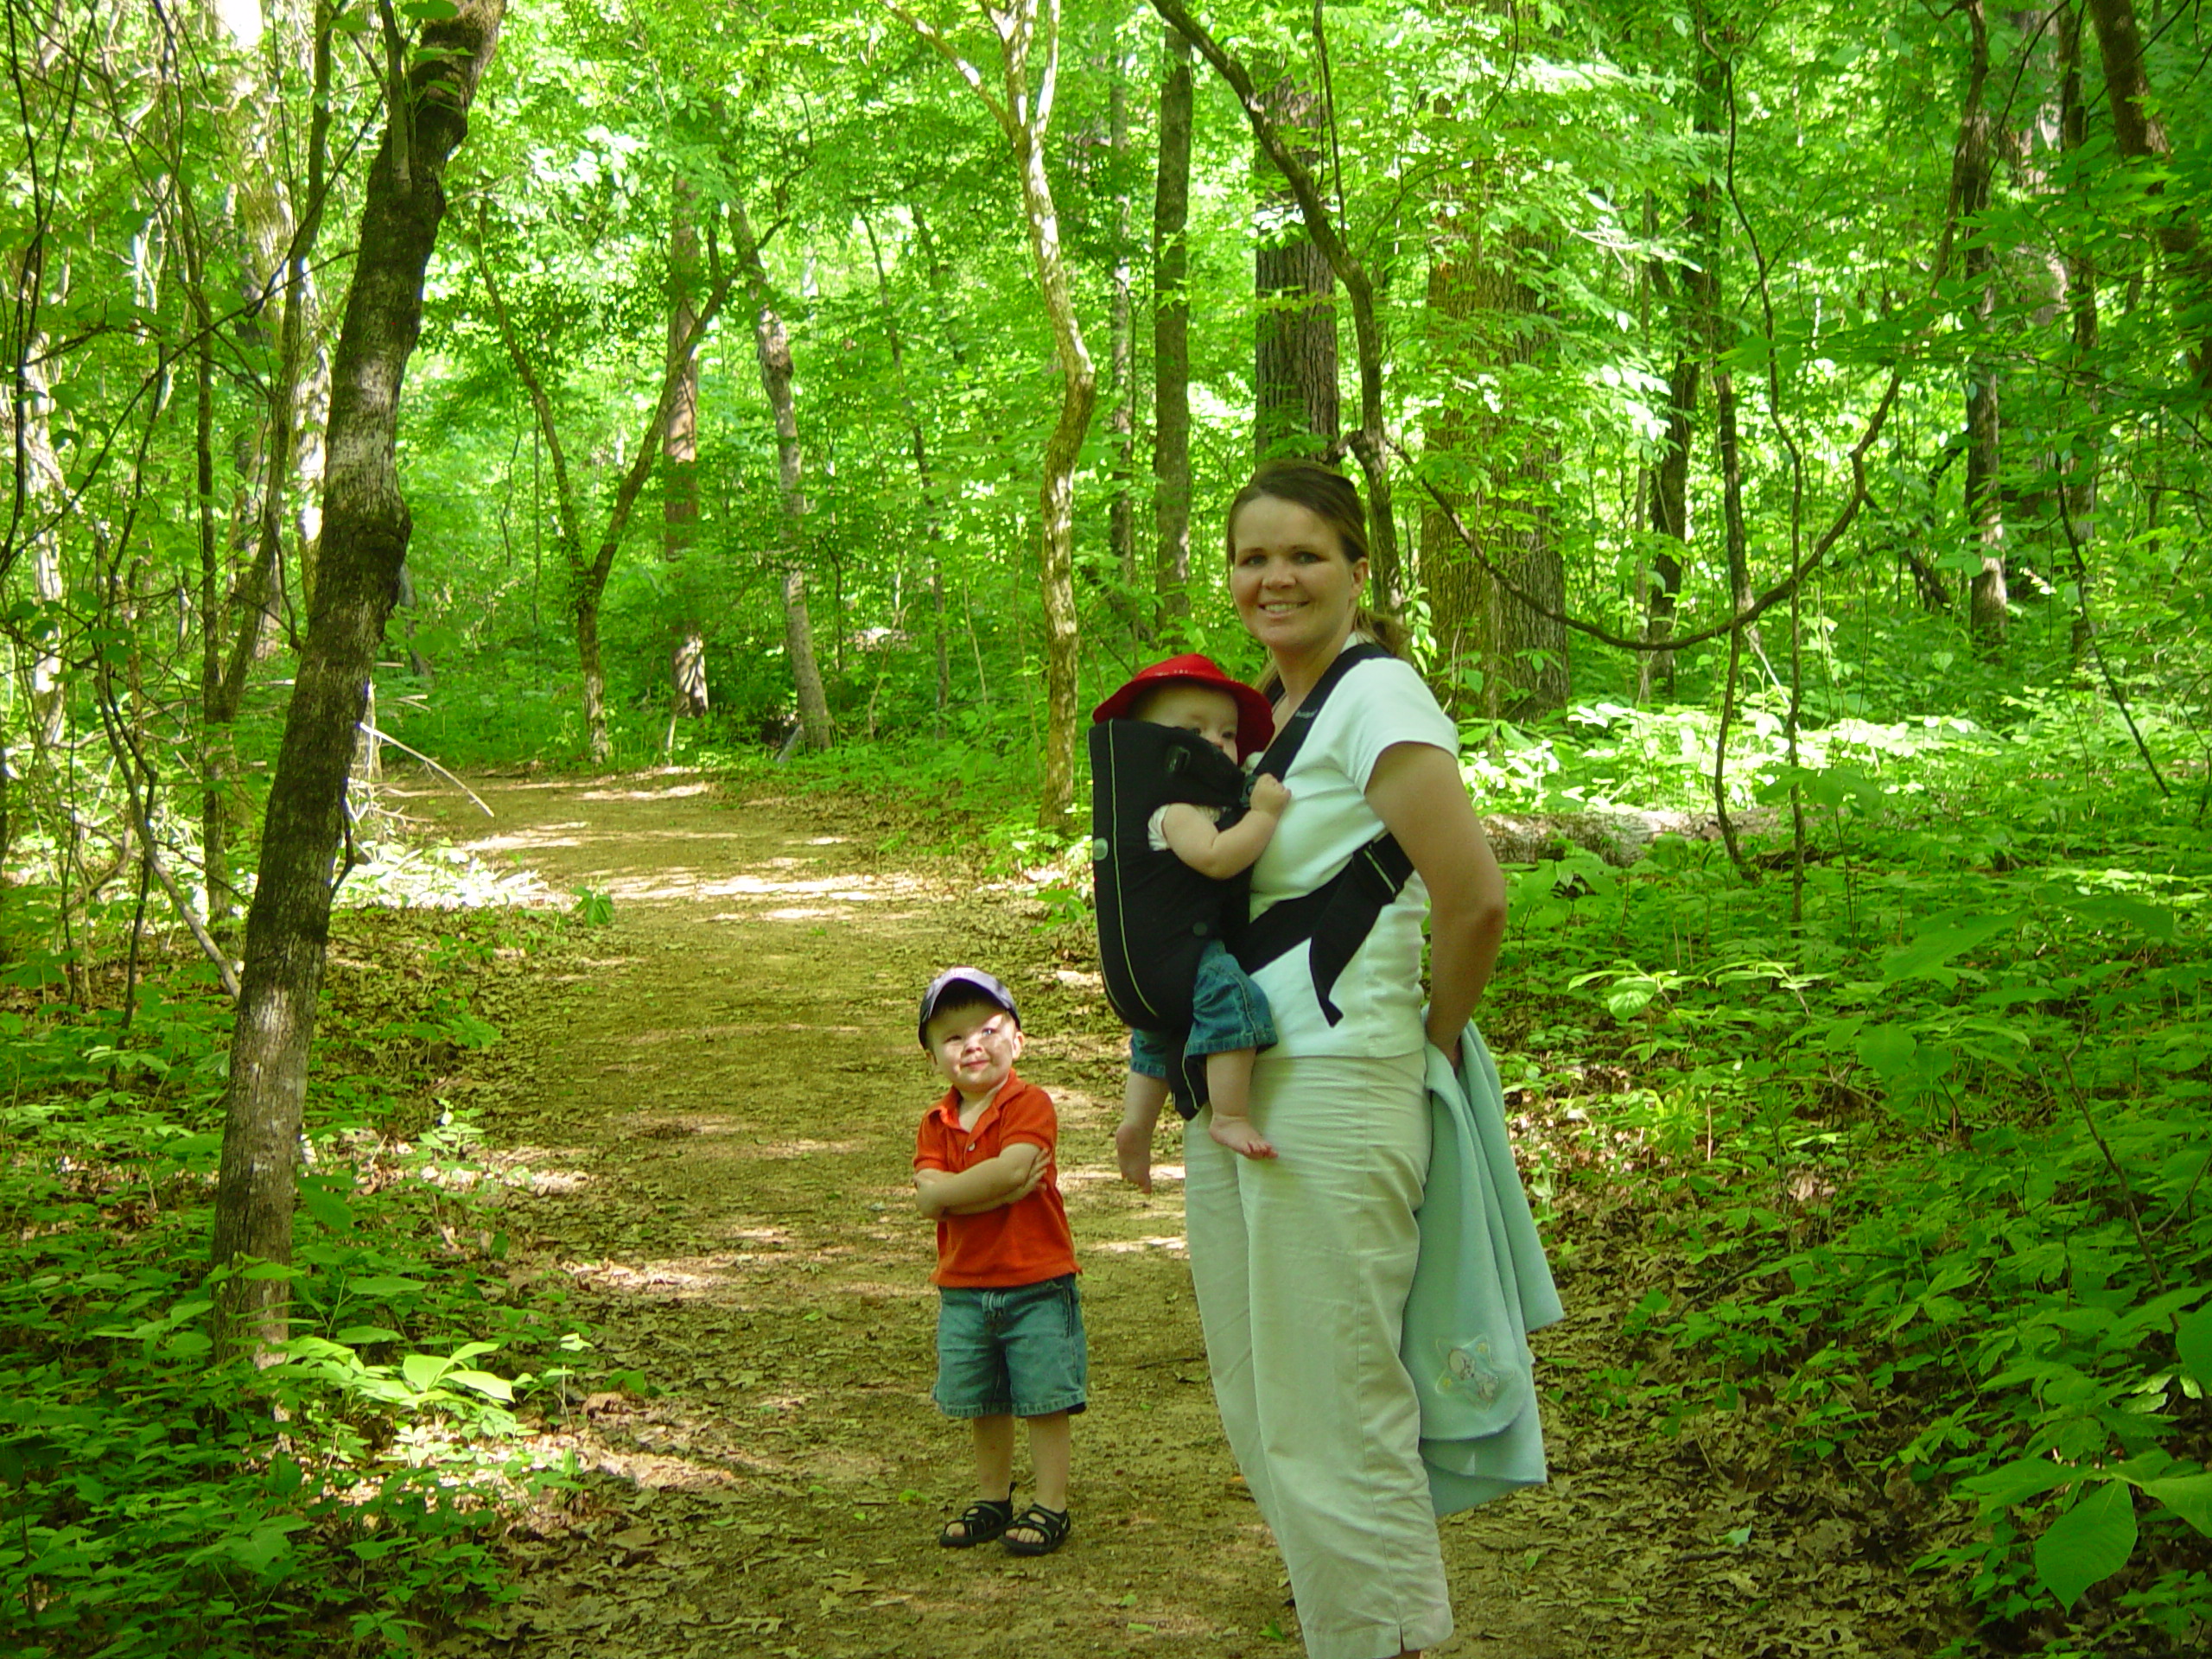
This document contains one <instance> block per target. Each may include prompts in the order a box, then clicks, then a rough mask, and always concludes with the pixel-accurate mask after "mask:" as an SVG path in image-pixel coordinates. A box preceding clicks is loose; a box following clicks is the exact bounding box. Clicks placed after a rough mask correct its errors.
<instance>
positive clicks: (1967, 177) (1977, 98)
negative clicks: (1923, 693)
mask: <svg viewBox="0 0 2212 1659" xmlns="http://www.w3.org/2000/svg"><path fill="white" fill-rule="evenodd" d="M1982 8H1983V0H1965V3H1964V6H1963V10H1964V11H1965V14H1966V18H1967V29H1968V31H1969V33H1968V36H1967V90H1966V101H1965V105H1964V107H1963V109H1962V110H1961V113H1960V116H1959V138H1958V146H1957V149H1955V151H1954V153H1953V156H1952V163H1951V194H1952V211H1953V212H1954V213H1955V215H1956V216H1957V222H1958V226H1959V229H1960V233H1961V237H1962V238H1963V240H1962V249H1963V253H1962V260H1961V270H1962V272H1963V274H1964V276H1965V277H1966V284H1967V292H1968V294H1969V295H1970V296H1972V300H1973V306H1974V322H1973V324H1972V325H1971V327H1970V336H1971V339H1972V340H1973V342H1974V343H1973V344H1972V345H1970V346H1969V347H1968V348H1967V364H1966V428H1967V446H1966V451H1967V452H1966V462H1967V467H1966V513H1967V531H1968V534H1969V535H1970V536H1971V537H1973V539H1974V544H1975V547H1976V549H1977V550H1978V551H1979V553H1980V560H1981V568H1980V570H1979V571H1977V572H1976V573H1975V575H1974V586H1973V591H1972V594H1971V597H1970V601H1969V603H1968V606H1967V617H1968V624H1967V626H1968V631H1969V632H1971V633H1972V634H1973V636H1974V644H1975V645H1976V646H1977V648H1979V649H1980V650H1981V651H1983V652H1994V651H1996V650H1997V649H1998V648H1999V646H2001V645H2003V644H2004V643H2005V621H2006V613H2005V500H2004V494H2003V489H2002V474H2003V469H2004V453H2003V436H2002V430H2001V428H2000V426H1999V416H1998V393H1997V365H1996V362H1995V360H1994V359H1995V352H1994V349H1993V346H1991V345H1990V343H1989V338H1988V336H1989V329H1990V323H1991V320H1992V318H1993V316H1994V315H1995V313H1996V308H1997V271H1996V264H1997V257H1996V254H1995V252H1994V251H1993V250H1992V248H1991V246H1990V238H1989V232H1988V230H1987V228H1986V226H1985V225H1984V224H1983V222H1982V216H1983V214H1984V213H1986V212H1987V210H1988V207H1989V187H1990V176H1991V174H1992V172H1993V169H1994V167H1995V163H1996V117H1995V116H1994V115H1993V113H1992V112H1991V111H1990V109H1989V107H1988V105H1987V104H1986V102H1985V100H1984V99H1983V96H1982V93H1983V89H1984V87H1985V86H1986V85H1987V83H1988V80H1989V27H1988V23H1987V21H1986V17H1985V16H1984V14H1983V10H1982Z"/></svg>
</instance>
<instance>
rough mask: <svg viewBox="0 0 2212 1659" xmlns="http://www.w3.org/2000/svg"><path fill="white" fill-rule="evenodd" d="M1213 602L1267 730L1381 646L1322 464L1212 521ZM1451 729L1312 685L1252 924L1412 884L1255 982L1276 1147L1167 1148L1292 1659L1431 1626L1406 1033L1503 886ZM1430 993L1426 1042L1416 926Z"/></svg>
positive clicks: (1401, 699)
mask: <svg viewBox="0 0 2212 1659" xmlns="http://www.w3.org/2000/svg"><path fill="white" fill-rule="evenodd" d="M1229 563H1230V592H1231V594H1232V595H1233V596H1234V598H1235V600H1236V610H1237V613H1238V615H1239V616H1240V617H1242V618H1243V622H1244V626H1245V627H1246V628H1247V629H1248V630H1249V632H1250V633H1251V635H1252V637H1253V638H1254V639H1256V640H1258V641H1259V642H1260V644H1261V645H1263V646H1265V647H1266V648H1267V652H1268V661H1269V664H1271V667H1272V673H1271V674H1270V676H1269V677H1268V683H1267V684H1266V685H1265V686H1263V688H1262V689H1263V690H1266V691H1268V693H1269V695H1270V696H1273V697H1274V713H1275V726H1276V729H1277V730H1278V731H1280V730H1281V729H1282V727H1283V723H1284V722H1285V721H1287V719H1288V718H1289V717H1290V716H1291V715H1293V714H1294V713H1295V712H1296V711H1297V709H1298V708H1299V706H1300V703H1301V702H1303V701H1304V699H1305V698H1306V696H1307V694H1308V693H1310V692H1311V691H1312V690H1313V688H1314V686H1315V684H1316V683H1317V682H1318V681H1319V679H1320V677H1321V676H1322V674H1323V673H1324V671H1326V670H1327V669H1328V667H1329V666H1330V664H1332V662H1333V661H1334V660H1335V658H1336V657H1337V655H1338V652H1341V651H1343V650H1344V648H1345V647H1346V645H1350V644H1351V643H1353V642H1355V641H1357V640H1362V639H1368V640H1374V641H1376V643H1380V644H1384V645H1388V644H1389V640H1388V639H1386V638H1385V637H1384V631H1383V628H1382V627H1381V626H1380V625H1379V624H1378V623H1377V622H1376V620H1374V619H1372V618H1370V616H1369V615H1368V614H1367V613H1366V612H1365V611H1364V610H1363V607H1362V606H1361V602H1360V601H1361V595H1362V593H1363V588H1364V587H1365V585H1366V581H1367V573H1368V562H1367V531H1366V515H1365V513H1364V512H1363V511H1362V509H1361V505H1360V501H1359V497H1358V494H1357V492H1356V491H1355V490H1354V489H1353V487H1352V486H1351V484H1350V483H1348V482H1347V481H1346V480H1344V478H1342V477H1340V476H1339V475H1338V474H1335V473H1333V472H1331V471H1329V470H1328V469H1326V468H1325V467H1318V466H1313V465H1311V464H1306V463H1288V464H1281V465H1276V466H1271V467H1266V468H1263V469H1262V471H1261V473H1260V474H1258V476H1256V477H1255V479H1254V480H1252V482H1251V483H1249V485H1247V486H1245V487H1244V489H1243V491H1242V492H1241V493H1239V494H1238V495H1237V497H1236V500H1235V502H1234V503H1233V504H1232V505H1231V506H1230V514H1229ZM1458 750H1459V734H1458V732H1457V730H1456V728H1454V727H1453V725H1452V721H1450V720H1449V719H1448V718H1446V715H1444V713H1443V711H1442V710H1441V709H1439V708H1438V707H1437V705H1436V702H1435V700H1434V699H1433V697H1432V696H1430V695H1429V693H1428V691H1427V688H1426V687H1425V686H1423V685H1422V683H1421V680H1420V678H1419V677H1418V676H1417V675H1415V673H1414V671H1413V670H1412V669H1411V668H1410V667H1409V666H1408V665H1407V664H1404V663H1402V662H1400V661H1397V660H1395V658H1378V659H1376V660H1370V661H1363V662H1359V663H1357V664H1356V665H1354V666H1353V667H1351V669H1350V670H1349V671H1347V672H1346V673H1345V675H1344V677H1343V678H1342V679H1341V681H1339V682H1338V684H1337V685H1336V686H1335V687H1334V689H1333V690H1332V691H1331V692H1330V693H1329V694H1328V696H1327V697H1326V700H1325V702H1323V703H1322V704H1321V705H1320V708H1319V714H1318V715H1316V717H1315V718H1314V721H1313V729H1312V731H1311V733H1310V734H1309V735H1308V736H1307V738H1306V742H1305V745H1304V747H1302V748H1301V749H1300V752H1299V753H1298V757H1297V759H1296V760H1294V762H1293V763H1292V765H1291V767H1290V770H1289V775H1288V776H1287V778H1285V779H1284V780H1283V781H1284V782H1285V784H1286V785H1288V787H1289V790H1290V795H1291V801H1290V805H1289V807H1288V809H1287V810H1286V811H1285V812H1284V814H1283V817H1282V821H1281V828H1280V829H1278V830H1277V832H1276V834H1275V837H1274V842H1272V843H1271V844H1270V845H1269V847H1268V850H1267V852H1266V853H1265V854H1264V855H1262V857H1261V859H1260V861H1259V862H1258V863H1257V864H1256V865H1255V866H1254V868H1253V872H1252V907H1253V912H1254V914H1255V916H1256V915H1258V914H1259V913H1261V912H1262V911H1264V910H1265V909H1266V908H1267V907H1268V906H1269V905H1271V904H1273V903H1275V902H1277V901H1278V900H1281V899H1286V898H1289V897H1293V896H1294V895H1297V894H1299V893H1306V892H1308V891H1311V890H1312V889H1313V887H1317V886H1319V884H1320V883H1321V882H1322V881H1324V880H1327V879H1328V878H1329V877H1330V876H1332V875H1333V874H1335V873H1336V871H1337V870H1338V869H1339V868H1342V867H1343V865H1344V862H1345V861H1346V860H1348V859H1349V858H1350V857H1351V855H1352V854H1353V853H1354V852H1355V851H1357V849H1359V848H1361V847H1362V846H1363V845H1365V844H1366V843H1367V842H1370V841H1371V840H1373V839H1374V838H1375V837H1376V836H1378V835H1380V834H1381V833H1382V832H1383V830H1385V829H1388V830H1389V832H1390V833H1391V834H1392V835H1393V836H1395V837H1396V838H1397V841H1398V843H1399V845H1400V846H1401V847H1402V849H1404V851H1405V852H1406V854H1407V855H1408V857H1409V858H1410V859H1411V861H1412V863H1413V867H1414V879H1412V880H1408V882H1407V883H1406V886H1405V887H1404V889H1403V890H1402V892H1401V893H1399V894H1398V896H1397V898H1396V899H1395V900H1393V901H1392V902H1391V903H1390V904H1389V905H1388V906H1385V908H1384V909H1383V912H1382V913H1381V915H1380V916H1379V917H1378V918H1376V923H1375V925H1374V927H1373V929H1372V931H1370V933H1369V934H1368V936H1367V938H1366V940H1365V941H1364V943H1363V944H1361V945H1360V947H1359V949H1358V950H1357V953H1356V954H1355V955H1354V956H1353V957H1351V963H1350V964H1349V966H1348V967H1346V968H1345V969H1344V972H1343V974H1342V975H1341V976H1340V977H1339V978H1338V980H1337V981H1336V982H1335V985H1334V987H1333V988H1332V990H1331V991H1330V993H1329V998H1330V1001H1331V1002H1332V1004H1333V1007H1334V1010H1335V1011H1336V1012H1337V1013H1338V1016H1339V1017H1338V1019H1336V1020H1333V1021H1332V1020H1330V1019H1329V1017H1328V1014H1327V1013H1326V1012H1325V1010H1324V1009H1323V1007H1322V1006H1321V1003H1320V999H1319V997H1318V996H1317V995H1316V992H1315V988H1314V985H1313V976H1312V974H1311V972H1310V971H1309V970H1308V967H1307V958H1306V950H1304V949H1303V948H1300V949H1294V950H1290V951H1288V952H1287V954H1285V955H1283V956H1281V957H1278V958H1277V959H1276V960H1274V962H1272V963H1268V964H1266V965H1265V966H1264V967H1262V969H1259V970H1258V971H1257V972H1255V974H1254V978H1255V979H1256V980H1257V981H1258V982H1259V983H1260V984H1261V986H1262V988H1264V989H1265V990H1266V992H1267V994H1268V1001H1270V1002H1271V1003H1272V1004H1273V1005H1274V1009H1275V1020H1276V1025H1277V1027H1278V1029H1279V1031H1280V1033H1281V1041H1280V1042H1279V1043H1278V1044H1277V1045H1276V1046H1274V1048H1272V1049H1270V1050H1268V1051H1267V1052H1264V1053H1262V1055H1261V1056H1260V1058H1259V1062H1258V1064H1257V1065H1256V1067H1255V1071H1254V1074H1253V1079H1252V1102H1251V1115H1252V1121H1253V1122H1254V1125H1255V1127H1256V1128H1258V1129H1259V1130H1260V1131H1261V1132H1262V1134H1264V1135H1266V1136H1267V1137H1268V1140H1269V1141H1272V1142H1273V1143H1274V1148H1275V1151H1276V1154H1277V1156H1276V1157H1275V1158H1274V1160H1263V1161H1259V1162H1255V1161H1252V1160H1247V1159H1241V1158H1238V1157H1237V1156H1236V1154H1233V1153H1231V1152H1230V1151H1228V1150H1227V1149H1226V1148H1224V1147H1221V1146H1219V1145H1217V1144H1216V1143H1215V1142H1214V1141H1212V1140H1211V1138H1209V1137H1208V1136H1206V1135H1191V1136H1189V1137H1188V1138H1187V1140H1186V1141H1185V1150H1184V1158H1185V1169H1186V1187H1185V1195H1186V1203H1187V1205H1188V1232H1189V1238H1190V1249H1191V1270H1192V1279H1193V1281H1194V1282H1195V1284H1196V1287H1197V1290H1198V1312H1199V1316H1200V1319H1201V1320H1202V1321H1203V1323H1204V1325H1205V1339H1206V1354H1207V1359H1208V1363H1209V1365H1210V1366H1211V1370H1212V1373H1213V1384H1214V1395H1215V1398H1216V1400H1217V1402H1218V1403H1219V1406H1220V1408H1221V1415H1222V1422H1223V1426H1224V1428H1225V1429H1226V1430H1227V1432H1228V1435H1229V1440H1230V1447H1231V1449H1232V1450H1233V1451H1234V1452H1236V1460H1237V1463H1238V1465H1239V1466H1240V1467H1241V1468H1242V1469H1243V1471H1244V1476H1245V1479H1246V1482H1247V1483H1248V1484H1249V1486H1250V1488H1251V1490H1252V1494H1253V1496H1254V1497H1255V1498H1256V1499H1257V1500H1258V1502H1259V1505H1260V1512H1261V1514H1262V1516H1265V1517H1266V1519H1267V1522H1268V1525H1269V1526H1270V1527H1271V1528H1272V1529H1274V1535H1275V1541H1276V1543H1277V1545H1278V1546H1279V1547H1280V1548H1281V1551H1282V1554H1283V1559H1284V1560H1285V1561H1286V1562H1287V1564H1288V1567H1289V1568H1290V1579H1291V1588H1292V1592H1293V1593H1294V1596H1295V1597H1296V1599H1297V1604H1298V1615H1299V1621H1300V1625H1301V1627H1302V1629H1303V1632H1304V1635H1305V1638H1306V1653H1307V1654H1308V1655H1309V1656H1311V1659H1392V1656H1399V1655H1412V1654H1418V1653H1419V1652H1420V1651H1421V1649H1423V1648H1425V1647H1427V1646H1429V1645H1430V1644H1432V1643H1437V1642H1440V1641H1442V1640H1443V1639H1444V1638H1445V1637H1447V1636H1449V1635H1450V1634H1451V1632H1452V1611H1451V1605H1450V1602H1449V1599H1448V1597H1447V1594H1446V1588H1445V1583H1444V1566H1443V1560H1442V1557H1441V1555H1440V1553H1439V1550H1438V1547H1437V1535H1436V1522H1435V1519H1434V1516H1433V1513H1432V1510H1431V1507H1430V1503H1429V1494H1428V1484H1427V1478H1426V1476H1425V1475H1424V1474H1423V1472H1422V1468H1421V1456H1420V1447H1419V1439H1420V1414H1419V1410H1418V1408H1417V1407H1416V1405H1415V1403H1414V1388H1413V1382H1412V1379H1411V1378H1410V1377H1409V1376H1408V1375H1407V1372H1406V1369H1405V1367H1404V1366H1403V1365H1402V1363H1400V1362H1399V1358H1398V1338H1399V1331H1400V1326H1401V1323H1402V1319H1403V1315H1404V1313H1405V1306H1406V1294H1407V1289H1408V1285H1409V1284H1410V1283H1411V1281H1412V1278H1413V1271H1414V1255H1415V1252H1416V1239H1417V1236H1416V1233H1415V1230H1414V1210H1415V1208H1416V1207H1417V1206H1418V1205H1420V1203H1421V1189H1422V1182H1423V1180H1424V1179H1425V1177H1426V1175H1427V1168H1428V1154H1429V1147H1428V1124H1429V1118H1428V1105H1427V1094H1426V1090H1425V1087H1424V1081H1423V1065H1424V1061H1423V1039H1424V1037H1425V1038H1426V1039H1427V1041H1428V1042H1431V1043H1433V1044H1435V1045H1437V1046H1439V1047H1440V1048H1442V1049H1443V1050H1444V1051H1445V1052H1446V1054H1447V1055H1449V1056H1450V1057H1452V1058H1453V1060H1454V1061H1455V1062H1456V1060H1457V1058H1458V1054H1459V1033H1460V1032H1461V1030H1462V1029H1463V1028H1464V1027H1465V1024H1466V1020H1467V1017H1468V1015H1469V1014H1470V1013H1471V1011H1472V1010H1473V1008H1474V1006H1475V1001H1476V999H1477V998H1478V996H1479V995H1481V994H1482V989H1483V986H1484V983H1485V982H1487V981H1488V979H1489V978H1490V973H1491V964H1492V963H1494V962H1495V961H1496V960H1497V949H1498V944H1499V941H1500V939H1501V938H1503V934H1504V930H1505V882H1504V878H1503V875H1502V874H1500V873H1499V870H1498V868H1497V860H1496V859H1495V858H1494V857H1492V855H1491V850H1490V845H1489V842H1487V841H1486V840H1485V839H1484V836H1483V831H1482V826H1481V825H1480V824H1479V823H1478V822H1477V821H1476V818H1475V815H1474V811H1473V809H1472V808H1471V806H1470V805H1469V804H1468V800H1467V793H1466V790H1465V787H1464V785H1462V784H1461V783H1460V780H1459V761H1458ZM1424 911H1426V912H1427V914H1428V918H1429V931H1430V940H1431V944H1430V961H1431V971H1432V979H1433V984H1432V987H1431V990H1430V994H1429V997H1428V1009H1427V1020H1426V1027H1424V1023H1423V1014H1422V1000H1423V999H1422V993H1421V917H1422V913H1423V912H1424Z"/></svg>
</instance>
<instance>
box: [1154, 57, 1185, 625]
mask: <svg viewBox="0 0 2212 1659" xmlns="http://www.w3.org/2000/svg"><path fill="white" fill-rule="evenodd" d="M1161 50H1162V55H1163V58H1164V64H1163V67H1162V72H1161V74H1160V171H1159V175H1158V179H1157V181H1156V182H1155V184H1154V192H1153V205H1152V302H1153V313H1152V382H1153V448H1152V479H1153V499H1152V526H1153V555H1152V591H1153V596H1154V614H1155V615H1156V616H1157V617H1158V618H1159V621H1160V633H1161V634H1162V635H1163V636H1165V637H1168V638H1174V637H1176V636H1177V635H1178V632H1179V625H1180V622H1181V620H1182V619H1183V618H1185V617H1187V616H1188V615H1190V613H1191V594H1190V582H1191V296H1190V288H1189V282H1190V270H1191V252H1190V248H1189V245H1187V243H1186V242H1185V239H1184V228H1185V226H1186V225H1187V224H1188V223H1189V222H1190V216H1191V130H1192V88H1191V43H1190V41H1186V40H1185V39H1184V38H1183V37H1182V36H1181V35H1179V34H1177V33H1176V32H1175V30H1173V29H1167V30H1166V31H1165V34H1164V37H1163V40H1162V43H1161Z"/></svg>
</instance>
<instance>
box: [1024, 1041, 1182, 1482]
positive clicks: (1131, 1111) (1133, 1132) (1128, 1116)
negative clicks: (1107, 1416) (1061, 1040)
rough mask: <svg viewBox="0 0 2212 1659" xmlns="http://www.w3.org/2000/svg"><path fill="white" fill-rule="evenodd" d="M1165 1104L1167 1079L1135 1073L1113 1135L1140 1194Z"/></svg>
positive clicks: (1146, 1187) (1148, 1184) (1117, 1155)
mask: <svg viewBox="0 0 2212 1659" xmlns="http://www.w3.org/2000/svg"><path fill="white" fill-rule="evenodd" d="M1166 1102H1167V1079H1166V1078H1165V1077H1147V1076H1145V1075H1144V1073H1143V1072H1141V1071H1132V1072H1130V1073H1129V1076H1128V1082H1126V1083H1124V1084H1122V1122H1121V1127H1120V1128H1116V1130H1115V1131H1114V1161H1115V1163H1116V1165H1118V1166H1120V1168H1121V1172H1122V1179H1123V1180H1125V1181H1127V1182H1128V1184H1129V1185H1131V1186H1134V1187H1135V1188H1136V1189H1137V1190H1138V1191H1139V1192H1151V1191H1152V1133H1153V1129H1154V1127H1155V1126H1156V1125H1157V1124H1158V1123H1159V1122H1160V1108H1161V1107H1162V1106H1163V1105H1165V1104H1166ZM1052 1507H1053V1508H1054V1509H1058V1508H1059V1505H1058V1504H1057V1503H1055V1504H1054V1505H1053V1506H1052Z"/></svg>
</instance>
